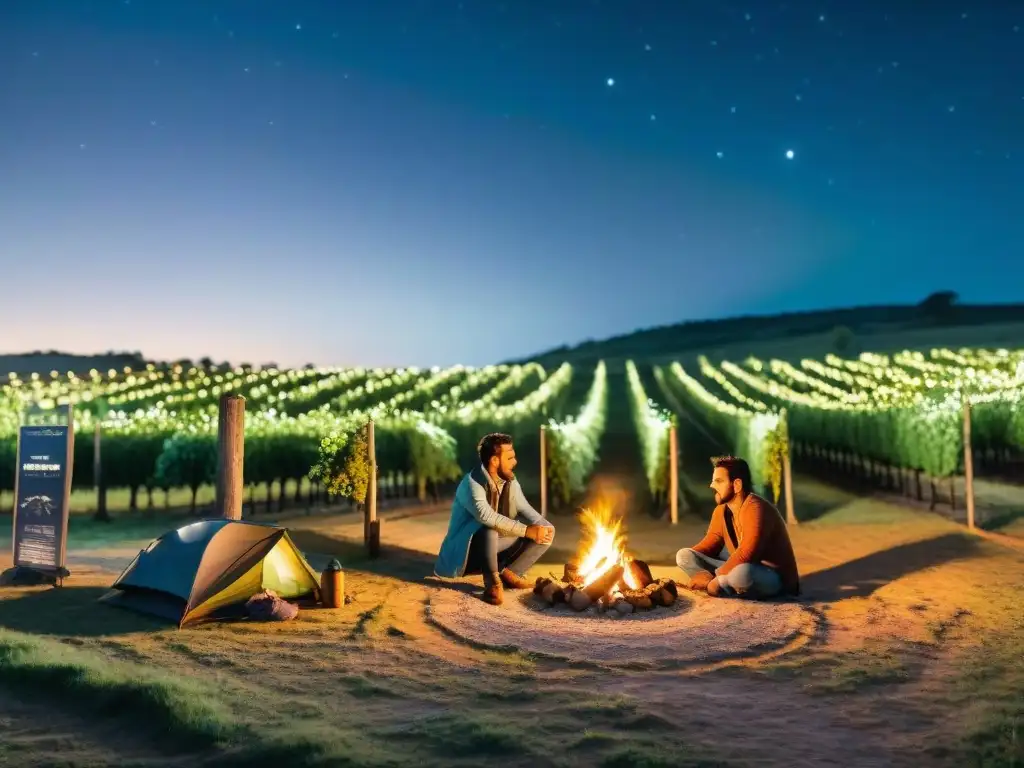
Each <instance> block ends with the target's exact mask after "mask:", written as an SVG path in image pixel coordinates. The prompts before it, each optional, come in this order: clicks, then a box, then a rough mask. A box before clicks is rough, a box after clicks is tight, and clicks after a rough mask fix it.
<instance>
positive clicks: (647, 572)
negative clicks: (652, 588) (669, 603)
mask: <svg viewBox="0 0 1024 768" xmlns="http://www.w3.org/2000/svg"><path fill="white" fill-rule="evenodd" d="M628 568H629V574H630V576H632V577H633V581H634V582H636V585H637V588H639V589H643V588H644V587H646V586H647V585H648V584H650V583H651V582H652V581H654V576H652V575H651V569H650V568H649V567H648V565H647V563H645V562H644V561H643V560H630V561H629V566H628Z"/></svg>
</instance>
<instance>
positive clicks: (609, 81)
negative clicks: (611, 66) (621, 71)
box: [605, 77, 615, 88]
mask: <svg viewBox="0 0 1024 768" xmlns="http://www.w3.org/2000/svg"><path fill="white" fill-rule="evenodd" d="M605 82H606V83H607V84H608V87H609V88H611V87H612V86H613V85H615V78H614V77H609V78H608V79H607V80H605Z"/></svg>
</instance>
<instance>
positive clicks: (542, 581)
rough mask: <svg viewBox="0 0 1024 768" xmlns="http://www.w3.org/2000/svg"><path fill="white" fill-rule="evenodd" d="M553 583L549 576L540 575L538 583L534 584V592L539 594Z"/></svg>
mask: <svg viewBox="0 0 1024 768" xmlns="http://www.w3.org/2000/svg"><path fill="white" fill-rule="evenodd" d="M550 583H551V579H549V578H548V577H547V576H538V577H537V583H536V584H534V585H533V594H535V595H539V594H541V593H542V592H543V591H544V587H546V586H547V585H548V584H550Z"/></svg>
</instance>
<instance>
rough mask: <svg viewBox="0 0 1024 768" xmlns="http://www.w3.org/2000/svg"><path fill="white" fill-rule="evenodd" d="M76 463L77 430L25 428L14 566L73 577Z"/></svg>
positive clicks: (21, 434)
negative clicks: (70, 551) (70, 543)
mask: <svg viewBox="0 0 1024 768" xmlns="http://www.w3.org/2000/svg"><path fill="white" fill-rule="evenodd" d="M73 464H74V426H73V425H62V426H47V425H37V426H23V427H21V429H20V431H19V432H18V466H17V470H18V471H17V475H16V477H15V481H14V536H13V540H12V544H13V547H14V565H15V567H16V568H30V569H32V570H36V571H43V572H47V573H51V574H53V575H55V576H58V577H61V578H62V577H63V576H64V575H66V574H67V569H66V568H65V567H64V566H65V563H64V558H65V554H66V552H65V548H66V544H67V534H68V512H69V509H70V501H71V474H72V468H73Z"/></svg>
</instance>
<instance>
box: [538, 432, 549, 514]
mask: <svg viewBox="0 0 1024 768" xmlns="http://www.w3.org/2000/svg"><path fill="white" fill-rule="evenodd" d="M540 516H541V517H547V516H548V430H547V427H546V426H544V425H543V424H541V425H540Z"/></svg>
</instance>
